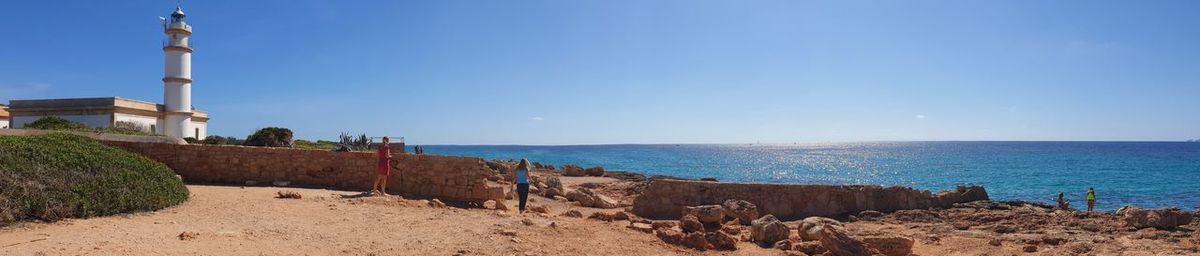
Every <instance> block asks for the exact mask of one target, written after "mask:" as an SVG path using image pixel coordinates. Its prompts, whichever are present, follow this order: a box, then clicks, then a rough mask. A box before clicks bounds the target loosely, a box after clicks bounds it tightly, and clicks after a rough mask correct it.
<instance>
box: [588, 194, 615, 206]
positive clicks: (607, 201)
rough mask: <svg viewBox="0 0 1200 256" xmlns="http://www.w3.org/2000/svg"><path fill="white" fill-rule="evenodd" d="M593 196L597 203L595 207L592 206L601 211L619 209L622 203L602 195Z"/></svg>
mask: <svg viewBox="0 0 1200 256" xmlns="http://www.w3.org/2000/svg"><path fill="white" fill-rule="evenodd" d="M593 196H594V197H593V198H594V201H595V202H596V203H595V204H594V205H592V206H593V207H596V208H600V209H612V208H617V207H619V206H620V203H618V202H617V200H615V199H612V198H610V197H608V196H605V195H601V194H595V195H593Z"/></svg>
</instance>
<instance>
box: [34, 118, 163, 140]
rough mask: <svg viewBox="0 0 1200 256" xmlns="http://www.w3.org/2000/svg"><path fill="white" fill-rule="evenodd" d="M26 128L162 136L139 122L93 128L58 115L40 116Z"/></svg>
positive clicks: (119, 122)
mask: <svg viewBox="0 0 1200 256" xmlns="http://www.w3.org/2000/svg"><path fill="white" fill-rule="evenodd" d="M24 128H25V129H40V130H56V131H76V132H96V133H112V134H125V135H143V136H162V135H160V134H154V133H150V132H147V131H148V130H150V128H146V127H144V126H141V125H140V124H137V123H131V122H124V121H118V122H117V123H116V125H115V126H113V127H101V128H92V127H88V126H87V125H85V124H82V123H79V122H75V121H71V120H67V119H64V118H62V117H57V116H47V117H42V118H38V120H36V121H33V122H31V123H29V124H26V125H25V126H24Z"/></svg>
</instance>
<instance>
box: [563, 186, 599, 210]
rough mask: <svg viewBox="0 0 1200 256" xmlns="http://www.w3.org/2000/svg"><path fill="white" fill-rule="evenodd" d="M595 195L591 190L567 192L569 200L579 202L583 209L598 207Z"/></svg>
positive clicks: (582, 189)
mask: <svg viewBox="0 0 1200 256" xmlns="http://www.w3.org/2000/svg"><path fill="white" fill-rule="evenodd" d="M595 194H596V193H595V192H592V190H591V189H587V188H579V189H576V190H572V191H571V192H567V200H570V201H575V202H579V205H580V206H583V207H593V206H596V197H595Z"/></svg>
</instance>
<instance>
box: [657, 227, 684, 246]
mask: <svg viewBox="0 0 1200 256" xmlns="http://www.w3.org/2000/svg"><path fill="white" fill-rule="evenodd" d="M654 236H657V237H658V239H659V240H662V241H663V242H666V243H668V244H679V241H682V240H683V233H681V232H679V231H675V230H674V229H669V228H656V229H654Z"/></svg>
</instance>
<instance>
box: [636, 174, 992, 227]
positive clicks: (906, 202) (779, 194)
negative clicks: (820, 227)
mask: <svg viewBox="0 0 1200 256" xmlns="http://www.w3.org/2000/svg"><path fill="white" fill-rule="evenodd" d="M727 199H741V200H746V201H749V202H751V203H754V204H755V205H756V206H758V211H759V213H761V214H763V215H766V214H772V215H775V217H777V218H780V219H784V220H795V219H802V218H805V217H810V216H825V217H831V216H839V215H845V214H852V213H857V212H860V211H865V210H875V211H881V212H892V211H897V210H905V209H925V208H930V207H950V206H951V205H952V204H954V203H960V202H970V201H976V200H987V199H988V196H987V191H984V189H983V187H981V186H972V187H959V188H958V189H956V190H954V191H943V192H939V193H937V194H933V193H930V192H929V191H926V190H917V189H912V188H907V187H882V186H867V185H847V186H838V185H792V184H752V183H723V182H706V181H684V180H666V179H659V180H654V181H651V183H650V185H649V187H647V188H646V190H645V191H644V192H643V193H642V195H640V196H638V197H637V198H636V199H634V201H633V213H634V214H637V215H638V216H642V217H647V218H656V219H676V218H679V217H680V215H681V213H682V211H683V208H684V207H686V206H697V205H709V204H721V203H722V202H725V200H727Z"/></svg>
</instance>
